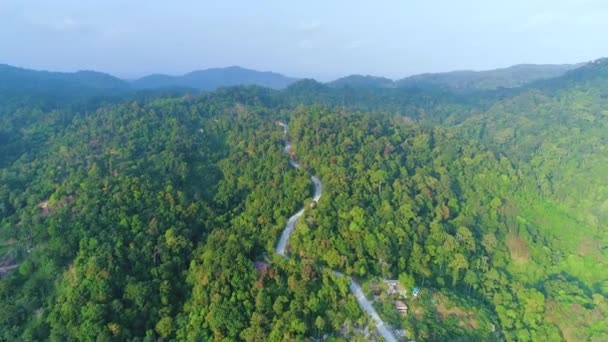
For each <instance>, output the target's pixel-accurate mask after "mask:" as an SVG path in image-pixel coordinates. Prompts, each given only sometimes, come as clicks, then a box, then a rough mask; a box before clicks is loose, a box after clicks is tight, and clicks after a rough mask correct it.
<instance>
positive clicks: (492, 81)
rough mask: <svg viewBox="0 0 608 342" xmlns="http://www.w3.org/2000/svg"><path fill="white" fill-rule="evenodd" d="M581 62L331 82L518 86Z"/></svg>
mask: <svg viewBox="0 0 608 342" xmlns="http://www.w3.org/2000/svg"><path fill="white" fill-rule="evenodd" d="M582 65H584V63H582V64H562V65H536V64H520V65H514V66H511V67H508V68H502V69H495V70H487V71H468V70H465V71H452V72H444V73H427V74H420V75H414V76H410V77H406V78H403V79H400V80H397V81H393V80H391V79H388V78H383V77H375V76H362V75H350V76H347V77H343V78H339V79H337V80H335V81H333V82H329V83H328V85H329V86H330V87H334V88H340V87H351V88H429V87H439V88H447V89H451V90H456V91H463V90H492V89H498V88H515V87H519V86H522V85H525V84H528V83H531V82H535V81H539V80H544V79H550V78H556V77H560V76H562V75H564V74H565V73H566V72H568V71H570V70H573V69H576V68H578V67H580V66H582Z"/></svg>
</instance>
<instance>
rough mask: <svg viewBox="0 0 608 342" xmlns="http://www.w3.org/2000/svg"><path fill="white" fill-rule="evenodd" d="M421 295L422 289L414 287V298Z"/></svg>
mask: <svg viewBox="0 0 608 342" xmlns="http://www.w3.org/2000/svg"><path fill="white" fill-rule="evenodd" d="M419 294H420V288H419V287H417V286H416V287H414V289H413V290H412V295H414V297H418V295H419Z"/></svg>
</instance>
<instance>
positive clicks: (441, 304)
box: [433, 294, 479, 329]
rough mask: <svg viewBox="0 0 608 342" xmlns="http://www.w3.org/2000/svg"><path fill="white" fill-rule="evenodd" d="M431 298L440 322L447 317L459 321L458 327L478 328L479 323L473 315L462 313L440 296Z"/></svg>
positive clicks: (462, 311) (466, 312) (436, 295)
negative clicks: (433, 300)
mask: <svg viewBox="0 0 608 342" xmlns="http://www.w3.org/2000/svg"><path fill="white" fill-rule="evenodd" d="M433 298H434V299H435V301H436V302H437V313H438V314H439V317H440V318H441V319H442V320H443V319H445V318H446V317H448V316H455V317H458V318H459V319H461V321H460V322H459V323H458V325H459V326H460V327H463V328H464V327H467V328H470V329H477V328H478V326H479V323H478V322H477V320H476V319H475V313H473V312H470V311H464V310H463V309H461V308H460V307H458V306H456V305H452V303H451V302H450V301H449V299H448V298H446V297H445V296H443V295H441V294H435V295H433Z"/></svg>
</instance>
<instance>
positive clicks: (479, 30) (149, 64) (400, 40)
mask: <svg viewBox="0 0 608 342" xmlns="http://www.w3.org/2000/svg"><path fill="white" fill-rule="evenodd" d="M602 56H608V1H605V0H510V1H492V0H485V1H482V0H460V1H454V0H425V1H414V0H402V1H381V0H377V1H357V0H350V1H342V0H334V1H332V0H325V1H320V0H308V1H285V0H283V1H278V0H276V1H275V0H268V1H264V0H259V1H252V0H241V1H236V0H222V1H204V0H203V1H200V0H199V1H189V0H174V1H161V0H104V1H86V0H53V1H48V0H0V63H7V64H12V65H18V66H23V67H31V68H36V69H48V70H58V71H74V70H80V69H94V70H99V71H104V72H109V73H112V74H115V75H117V76H121V77H129V78H130V77H137V76H141V75H144V74H147V73H152V72H160V73H169V74H180V73H185V72H188V71H191V70H194V69H204V68H209V67H222V66H230V65H241V66H244V67H249V68H254V69H259V70H272V71H277V72H281V73H284V74H287V75H291V76H297V77H314V78H317V79H319V80H329V79H333V78H336V77H339V76H343V75H347V74H353V73H360V74H373V75H379V76H386V77H390V78H400V77H404V76H408V75H411V74H416V73H423V72H440V71H449V70H457V69H458V70H459V69H474V70H483V69H491V68H496V67H504V66H508V65H513V64H518V63H575V62H582V61H587V60H592V59H596V58H599V57H602Z"/></svg>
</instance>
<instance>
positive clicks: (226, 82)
mask: <svg viewBox="0 0 608 342" xmlns="http://www.w3.org/2000/svg"><path fill="white" fill-rule="evenodd" d="M295 81H296V79H295V78H291V77H287V76H284V75H281V74H278V73H275V72H269V71H256V70H250V69H245V68H241V67H237V66H233V67H228V68H213V69H206V70H199V71H193V72H190V73H187V74H185V75H182V76H169V75H161V74H155V75H149V76H145V77H142V78H140V79H137V80H135V81H132V82H131V85H132V86H133V87H134V88H136V89H154V88H169V87H185V88H194V89H199V90H213V89H217V88H221V87H230V86H237V85H258V86H262V87H268V88H273V89H283V88H285V87H287V86H288V85H290V84H292V83H293V82H295Z"/></svg>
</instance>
